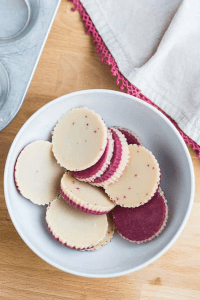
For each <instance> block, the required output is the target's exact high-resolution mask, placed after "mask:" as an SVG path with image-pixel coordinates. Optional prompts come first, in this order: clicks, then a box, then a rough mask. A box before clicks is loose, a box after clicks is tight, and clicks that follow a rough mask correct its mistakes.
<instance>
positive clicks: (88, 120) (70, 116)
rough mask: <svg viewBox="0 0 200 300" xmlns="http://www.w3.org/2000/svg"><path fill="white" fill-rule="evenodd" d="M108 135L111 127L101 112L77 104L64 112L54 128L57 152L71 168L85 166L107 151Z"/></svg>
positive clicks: (54, 145)
mask: <svg viewBox="0 0 200 300" xmlns="http://www.w3.org/2000/svg"><path fill="white" fill-rule="evenodd" d="M107 135H108V133H107V127H106V125H105V123H104V121H103V120H102V118H101V117H100V116H99V115H98V114H96V113H95V112H94V111H92V110H89V109H87V108H75V109H72V110H70V111H69V112H67V113H66V114H65V115H64V116H62V118H61V119H60V120H59V121H58V123H57V125H56V127H55V128H54V131H53V137H52V143H53V153H54V155H55V157H56V159H57V161H58V163H59V164H60V165H61V166H63V167H65V168H66V169H67V170H70V171H81V170H85V169H87V168H89V167H91V166H93V165H94V164H95V163H96V162H97V161H98V160H99V159H100V158H101V156H102V155H103V153H104V150H105V148H106V144H107Z"/></svg>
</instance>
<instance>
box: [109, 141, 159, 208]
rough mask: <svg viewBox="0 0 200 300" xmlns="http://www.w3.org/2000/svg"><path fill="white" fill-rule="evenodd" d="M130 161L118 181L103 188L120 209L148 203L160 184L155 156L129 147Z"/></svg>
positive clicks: (135, 146) (141, 148)
mask: <svg viewBox="0 0 200 300" xmlns="http://www.w3.org/2000/svg"><path fill="white" fill-rule="evenodd" d="M128 147H129V151H130V160H129V164H128V166H127V168H126V169H125V170H124V172H123V174H122V176H121V177H120V179H119V181H118V182H116V183H114V184H111V185H109V186H106V187H105V191H106V193H107V194H108V195H109V197H110V199H111V200H112V201H114V202H116V204H118V205H120V206H122V207H137V206H140V205H142V204H144V203H146V202H147V201H149V200H150V199H151V198H152V197H153V195H154V194H155V192H156V191H157V189H158V186H159V183H160V167H159V164H158V162H157V160H156V158H155V156H154V155H153V154H152V153H151V152H150V151H149V150H147V149H146V148H144V147H143V146H138V145H129V146H128Z"/></svg>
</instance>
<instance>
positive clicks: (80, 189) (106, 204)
mask: <svg viewBox="0 0 200 300" xmlns="http://www.w3.org/2000/svg"><path fill="white" fill-rule="evenodd" d="M61 189H62V192H63V193H64V194H65V195H66V196H67V197H68V198H69V199H70V200H72V201H73V202H74V203H76V204H77V205H80V206H81V207H82V208H86V209H87V210H92V211H94V212H95V211H96V212H104V213H107V212H109V211H111V210H112V209H113V208H114V207H115V203H114V202H112V201H110V198H109V197H108V195H107V194H106V193H105V191H104V190H103V189H101V188H98V187H94V186H92V185H90V184H89V183H86V182H83V181H79V180H77V179H76V178H74V177H73V176H72V175H71V174H70V172H67V173H65V174H64V175H63V177H62V179H61Z"/></svg>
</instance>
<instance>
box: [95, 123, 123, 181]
mask: <svg viewBox="0 0 200 300" xmlns="http://www.w3.org/2000/svg"><path fill="white" fill-rule="evenodd" d="M109 129H110V130H111V132H112V137H113V140H114V151H113V156H112V158H111V161H110V165H109V166H108V168H107V169H106V171H105V172H104V173H103V174H102V175H101V176H100V177H98V178H96V179H95V180H94V181H93V182H94V183H102V182H104V181H106V180H108V179H109V178H110V177H111V176H112V175H113V174H114V173H115V171H116V170H117V169H118V167H119V164H120V162H121V158H122V143H121V141H120V138H119V136H118V135H117V133H116V132H115V131H114V130H113V129H112V128H109Z"/></svg>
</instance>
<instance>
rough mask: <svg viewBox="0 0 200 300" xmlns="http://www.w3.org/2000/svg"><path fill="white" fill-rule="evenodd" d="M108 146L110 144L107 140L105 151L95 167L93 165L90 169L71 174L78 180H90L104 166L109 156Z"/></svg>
mask: <svg viewBox="0 0 200 300" xmlns="http://www.w3.org/2000/svg"><path fill="white" fill-rule="evenodd" d="M109 145H110V142H109V139H108V140H107V146H106V149H105V151H104V153H103V155H102V157H101V158H100V160H99V161H98V162H97V163H96V164H95V165H93V166H92V167H90V168H88V169H85V170H83V171H71V174H72V175H73V176H74V177H76V178H78V179H87V178H90V177H92V176H94V175H96V174H97V173H98V172H99V170H101V169H102V167H103V166H104V164H105V162H106V160H107V157H108V154H109Z"/></svg>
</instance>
